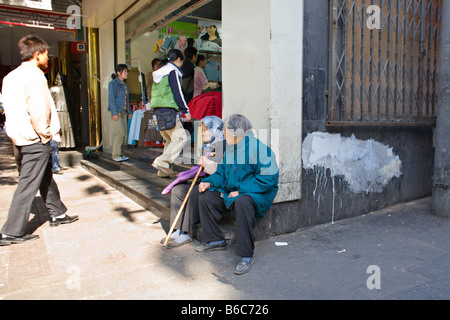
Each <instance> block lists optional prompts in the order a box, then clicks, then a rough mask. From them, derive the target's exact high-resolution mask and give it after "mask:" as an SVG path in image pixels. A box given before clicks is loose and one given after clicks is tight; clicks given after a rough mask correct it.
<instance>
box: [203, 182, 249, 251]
mask: <svg viewBox="0 0 450 320" xmlns="http://www.w3.org/2000/svg"><path fill="white" fill-rule="evenodd" d="M199 209H200V221H201V224H202V236H203V240H204V242H211V241H220V240H224V238H223V236H222V232H221V231H220V225H219V223H220V219H221V218H222V217H223V216H224V215H225V214H227V213H229V209H227V207H226V206H225V204H224V202H223V198H222V197H221V196H220V192H218V191H210V190H206V191H205V192H203V193H200V194H199ZM231 209H232V210H234V212H235V214H236V249H235V254H236V255H238V256H241V257H253V251H254V249H255V234H254V232H253V228H254V227H255V224H256V216H255V214H256V204H255V202H254V201H253V198H252V197H250V196H247V195H242V196H240V197H238V198H237V199H236V201H235V202H234V204H233V206H232V208H231Z"/></svg>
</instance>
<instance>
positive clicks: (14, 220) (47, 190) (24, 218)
mask: <svg viewBox="0 0 450 320" xmlns="http://www.w3.org/2000/svg"><path fill="white" fill-rule="evenodd" d="M16 148H17V149H16V150H15V151H16V152H17V154H16V159H17V160H18V164H19V163H20V168H19V169H20V170H19V172H20V175H19V183H18V186H17V188H16V191H15V192H14V196H13V199H12V202H11V206H10V208H9V212H8V218H7V219H6V222H5V224H4V225H3V228H2V231H1V233H3V234H6V235H10V236H15V237H21V236H24V235H25V232H26V227H27V224H28V219H29V217H30V211H31V206H32V203H33V200H34V197H35V196H36V194H37V192H38V190H39V192H40V194H41V197H42V199H43V200H44V202H45V205H46V207H47V210H48V212H49V214H50V216H51V217H57V216H59V215H61V214H63V213H65V212H66V211H67V208H66V206H65V205H64V204H63V203H62V201H61V199H60V196H59V190H58V186H57V185H56V182H55V180H53V174H52V163H51V161H50V144H42V143H40V142H38V143H35V144H32V145H29V146H17V147H16ZM19 160H20V161H19Z"/></svg>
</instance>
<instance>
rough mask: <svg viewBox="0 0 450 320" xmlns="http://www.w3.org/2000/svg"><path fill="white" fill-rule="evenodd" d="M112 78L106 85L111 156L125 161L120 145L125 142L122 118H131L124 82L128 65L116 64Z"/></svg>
mask: <svg viewBox="0 0 450 320" xmlns="http://www.w3.org/2000/svg"><path fill="white" fill-rule="evenodd" d="M111 78H112V80H111V81H110V82H109V85H108V111H109V112H110V115H111V121H110V123H111V135H112V158H113V160H114V161H118V162H121V161H126V160H128V159H129V157H127V156H124V155H122V145H123V144H124V142H125V132H126V131H125V130H126V129H125V123H124V121H123V118H124V117H125V115H126V117H127V118H128V119H131V108H130V91H129V90H128V86H127V84H126V82H125V81H126V79H127V78H128V66H127V65H126V64H118V65H117V66H116V67H115V73H114V74H112V75H111Z"/></svg>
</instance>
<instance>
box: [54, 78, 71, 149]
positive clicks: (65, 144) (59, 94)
mask: <svg viewBox="0 0 450 320" xmlns="http://www.w3.org/2000/svg"><path fill="white" fill-rule="evenodd" d="M56 81H57V84H56V85H55V86H53V87H51V88H50V93H51V95H52V98H53V101H54V102H55V107H56V111H57V112H58V118H59V122H60V125H61V141H60V142H59V147H60V148H75V136H74V133H73V128H72V122H71V120H70V114H69V108H68V106H67V100H66V95H65V93H64V87H63V84H62V81H61V79H60V77H59V76H58V77H57V78H56Z"/></svg>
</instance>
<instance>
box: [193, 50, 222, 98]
mask: <svg viewBox="0 0 450 320" xmlns="http://www.w3.org/2000/svg"><path fill="white" fill-rule="evenodd" d="M205 67H206V57H205V56H204V55H202V54H199V55H198V57H197V63H196V67H195V69H194V98H195V97H197V96H199V95H201V94H202V93H203V92H204V91H208V90H216V89H217V88H218V87H219V84H218V83H217V82H213V81H208V79H207V78H206V75H205V72H204V71H203V70H204V69H205Z"/></svg>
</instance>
